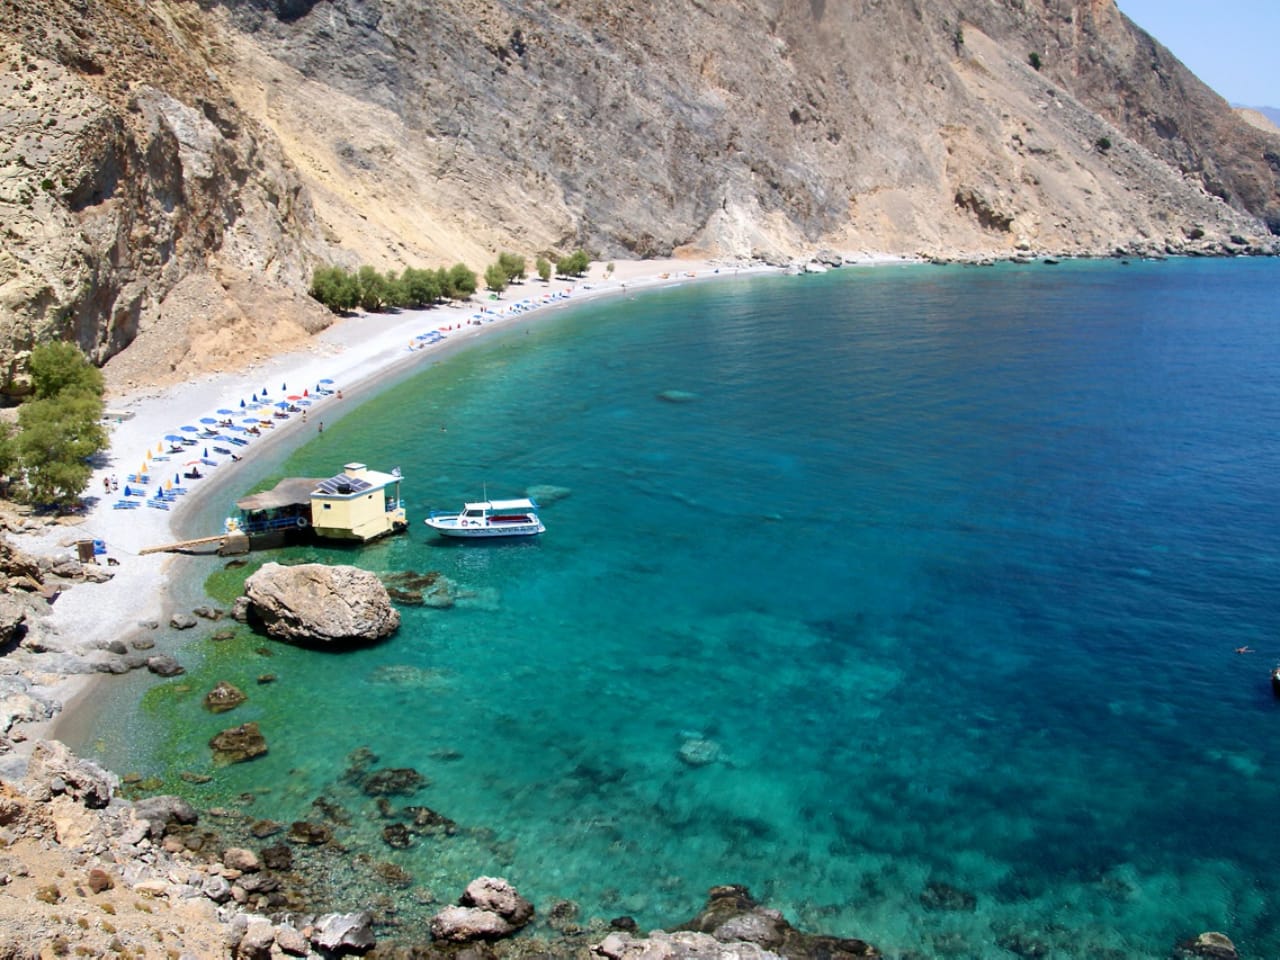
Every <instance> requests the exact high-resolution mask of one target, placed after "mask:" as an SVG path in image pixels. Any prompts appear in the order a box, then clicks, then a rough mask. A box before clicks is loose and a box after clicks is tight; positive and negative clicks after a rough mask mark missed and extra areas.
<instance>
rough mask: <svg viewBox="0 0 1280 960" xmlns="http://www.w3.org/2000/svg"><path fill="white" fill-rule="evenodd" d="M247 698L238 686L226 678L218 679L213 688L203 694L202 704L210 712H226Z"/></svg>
mask: <svg viewBox="0 0 1280 960" xmlns="http://www.w3.org/2000/svg"><path fill="white" fill-rule="evenodd" d="M248 699H249V698H248V697H247V696H245V694H244V691H242V690H241V689H240V688H239V687H237V686H235V685H234V684H231V683H228V682H227V681H226V680H219V681H218V682H217V684H215V685H214V688H213V689H212V690H210V691H209V692H208V693H206V694H205V695H204V706H205V709H206V710H209V711H210V712H212V713H226V712H227V711H228V710H234V709H235V708H236V707H238V706H240V704H242V703H244V702H245V701H246V700H248Z"/></svg>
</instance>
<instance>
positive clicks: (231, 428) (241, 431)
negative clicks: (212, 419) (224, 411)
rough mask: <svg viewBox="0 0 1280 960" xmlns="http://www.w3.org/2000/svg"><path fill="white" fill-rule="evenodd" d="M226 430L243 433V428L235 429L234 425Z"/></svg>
mask: <svg viewBox="0 0 1280 960" xmlns="http://www.w3.org/2000/svg"><path fill="white" fill-rule="evenodd" d="M227 429H228V430H234V431H235V432H236V433H244V427H237V426H236V425H235V424H232V425H231V426H229V427H227Z"/></svg>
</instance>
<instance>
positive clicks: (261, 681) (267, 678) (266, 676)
mask: <svg viewBox="0 0 1280 960" xmlns="http://www.w3.org/2000/svg"><path fill="white" fill-rule="evenodd" d="M275 682H276V675H275V674H274V673H260V674H258V686H260V687H265V686H266V685H267V684H269V683H275Z"/></svg>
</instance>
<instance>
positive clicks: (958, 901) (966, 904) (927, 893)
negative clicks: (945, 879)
mask: <svg viewBox="0 0 1280 960" xmlns="http://www.w3.org/2000/svg"><path fill="white" fill-rule="evenodd" d="M920 905H921V906H922V907H924V908H925V909H926V910H963V911H967V912H972V911H974V910H976V909H977V907H978V898H977V897H976V896H974V895H973V894H972V893H969V892H968V891H967V890H961V889H959V888H958V887H953V886H951V884H949V883H940V882H933V883H928V884H926V885H925V888H924V890H923V891H921V893H920Z"/></svg>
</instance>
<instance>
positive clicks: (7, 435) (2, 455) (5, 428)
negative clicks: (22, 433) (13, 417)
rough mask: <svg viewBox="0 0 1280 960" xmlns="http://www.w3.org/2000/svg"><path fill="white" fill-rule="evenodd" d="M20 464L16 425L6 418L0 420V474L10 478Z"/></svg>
mask: <svg viewBox="0 0 1280 960" xmlns="http://www.w3.org/2000/svg"><path fill="white" fill-rule="evenodd" d="M20 466H21V461H20V460H19V457H18V425H17V424H16V423H10V422H9V421H7V420H0V476H4V477H9V478H12V477H13V475H14V473H16V472H17V471H18V469H19V468H20Z"/></svg>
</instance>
